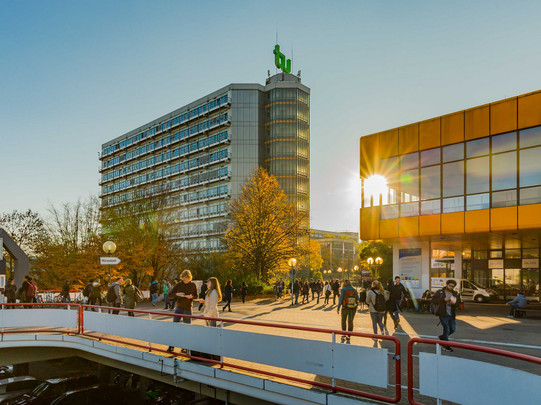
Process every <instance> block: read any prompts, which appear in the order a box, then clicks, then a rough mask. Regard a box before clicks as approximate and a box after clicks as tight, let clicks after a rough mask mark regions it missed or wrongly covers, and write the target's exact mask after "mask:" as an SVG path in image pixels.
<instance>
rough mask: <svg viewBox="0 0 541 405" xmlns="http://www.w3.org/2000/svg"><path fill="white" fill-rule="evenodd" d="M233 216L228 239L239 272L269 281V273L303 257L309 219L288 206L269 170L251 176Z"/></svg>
mask: <svg viewBox="0 0 541 405" xmlns="http://www.w3.org/2000/svg"><path fill="white" fill-rule="evenodd" d="M230 213H231V216H230V223H229V227H228V230H227V232H226V235H225V239H226V243H227V246H228V248H229V252H230V254H231V255H232V256H233V257H234V258H235V260H236V263H237V265H238V267H237V268H238V269H239V271H247V272H251V273H254V274H255V275H256V276H257V277H258V278H261V279H263V280H265V281H267V280H268V276H269V272H271V271H274V270H276V269H278V268H280V267H281V266H282V267H283V266H284V265H285V262H286V260H287V259H288V258H289V257H293V256H297V257H298V256H299V254H302V246H300V245H299V243H298V241H299V240H300V239H301V238H302V237H303V236H304V235H305V234H306V230H303V227H302V225H303V224H305V223H306V222H307V221H308V216H307V214H306V213H304V212H300V211H298V210H297V209H296V208H295V206H294V205H293V204H290V203H288V202H287V197H286V195H285V194H284V192H283V190H282V189H281V188H280V186H279V185H278V182H277V181H276V178H275V177H274V176H271V175H269V174H267V172H266V171H265V170H263V169H258V170H257V171H256V172H255V173H254V174H253V175H252V176H250V178H249V179H248V180H247V181H246V183H245V184H244V186H243V188H242V191H241V194H240V196H239V197H238V198H237V199H235V200H234V201H233V202H232V203H231V204H230ZM242 269H244V270H242Z"/></svg>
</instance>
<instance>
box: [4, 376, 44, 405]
mask: <svg viewBox="0 0 541 405" xmlns="http://www.w3.org/2000/svg"><path fill="white" fill-rule="evenodd" d="M42 383H43V380H38V379H36V378H34V377H31V376H21V377H10V378H4V379H2V380H0V404H3V403H4V402H5V401H7V400H8V399H11V398H15V397H18V396H20V395H22V394H24V393H27V392H30V391H32V390H33V389H34V388H36V386H38V385H40V384H42Z"/></svg>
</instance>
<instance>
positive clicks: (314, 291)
mask: <svg viewBox="0 0 541 405" xmlns="http://www.w3.org/2000/svg"><path fill="white" fill-rule="evenodd" d="M308 285H309V286H310V291H311V292H312V301H313V300H314V297H315V294H316V282H315V281H314V279H313V278H311V279H310V282H309V283H308Z"/></svg>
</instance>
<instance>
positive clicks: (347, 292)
mask: <svg viewBox="0 0 541 405" xmlns="http://www.w3.org/2000/svg"><path fill="white" fill-rule="evenodd" d="M358 304H359V294H357V290H356V289H355V288H353V286H352V285H351V282H350V281H349V280H347V279H346V280H344V282H343V283H342V290H341V291H340V298H339V299H338V307H336V313H337V314H340V309H342V330H343V331H345V330H346V321H347V330H348V331H349V332H353V319H354V318H355V313H356V312H357V305H358ZM350 338H351V336H349V335H342V340H341V341H342V343H347V344H349V343H350Z"/></svg>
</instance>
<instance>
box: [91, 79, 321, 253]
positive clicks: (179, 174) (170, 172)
mask: <svg viewBox="0 0 541 405" xmlns="http://www.w3.org/2000/svg"><path fill="white" fill-rule="evenodd" d="M309 146H310V89H309V88H308V87H306V86H304V85H303V84H301V80H300V77H297V76H294V75H291V74H287V73H279V74H276V75H274V76H272V77H269V78H268V79H267V81H266V85H265V86H262V85H260V84H230V85H229V86H226V87H223V88H221V89H219V90H216V91H214V92H212V93H210V94H208V95H207V96H204V97H202V98H200V99H198V100H196V101H194V102H192V103H190V104H188V105H186V106H184V107H181V108H179V109H177V110H175V111H172V112H170V113H168V114H166V115H164V116H162V117H159V118H157V119H155V120H152V121H151V122H149V123H147V124H145V125H142V126H140V127H138V128H136V129H134V130H132V131H130V132H128V133H126V134H124V135H121V136H119V137H117V138H115V139H113V140H111V141H109V142H106V143H105V144H103V145H102V153H101V156H100V161H101V169H100V172H101V182H100V185H101V195H100V197H101V201H102V209H105V210H106V209H110V208H112V207H115V206H118V205H121V204H125V203H129V202H130V201H133V200H134V199H137V198H145V197H150V196H163V197H164V201H166V203H167V207H168V208H169V209H170V212H171V213H172V215H170V218H171V227H172V229H171V234H172V235H173V236H172V237H173V238H174V240H175V241H177V243H178V245H179V247H180V248H182V249H186V250H190V251H218V250H221V249H222V248H223V242H222V240H221V237H222V236H223V235H224V234H225V231H226V227H227V218H226V216H227V213H228V203H229V201H230V199H232V198H236V197H237V196H238V195H239V194H240V192H241V189H242V185H243V184H244V182H245V181H246V179H247V178H248V177H249V176H250V175H251V174H253V173H254V170H255V169H257V168H258V167H263V168H266V169H267V170H268V172H269V173H270V174H272V175H274V176H276V177H277V179H278V183H279V184H280V186H281V187H282V189H283V190H284V192H285V193H286V195H287V197H288V201H290V202H292V203H294V204H295V205H296V207H297V209H298V210H300V211H305V212H307V213H309V210H310V203H309V190H310V148H309ZM306 228H307V229H308V224H306Z"/></svg>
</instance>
